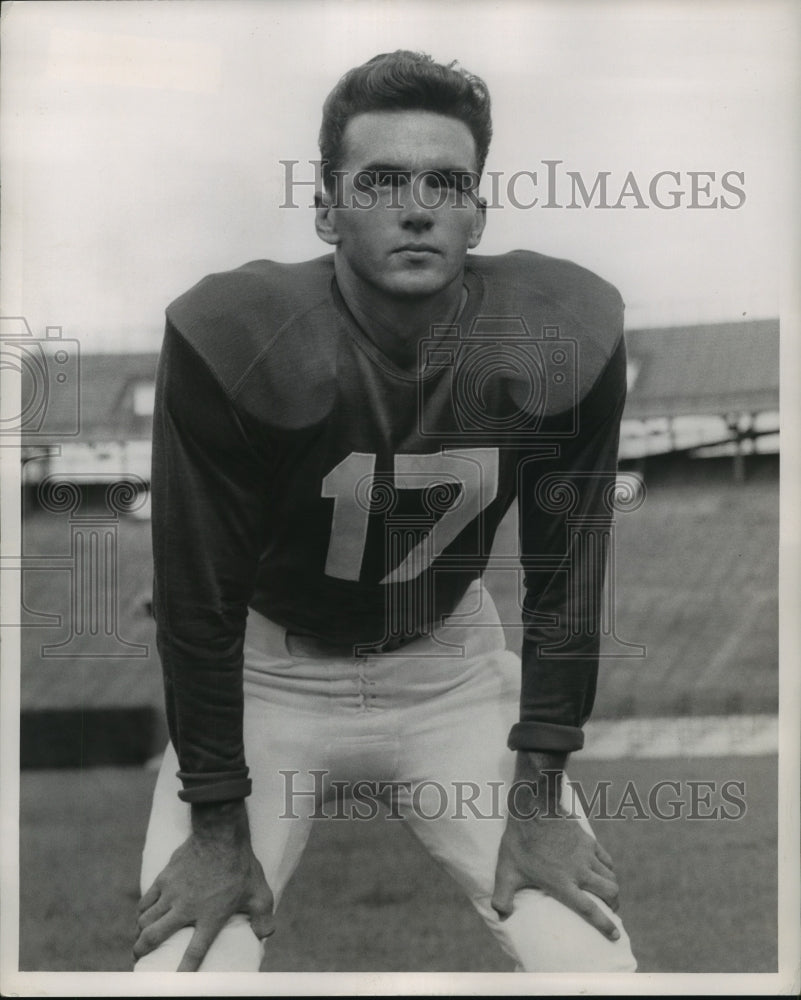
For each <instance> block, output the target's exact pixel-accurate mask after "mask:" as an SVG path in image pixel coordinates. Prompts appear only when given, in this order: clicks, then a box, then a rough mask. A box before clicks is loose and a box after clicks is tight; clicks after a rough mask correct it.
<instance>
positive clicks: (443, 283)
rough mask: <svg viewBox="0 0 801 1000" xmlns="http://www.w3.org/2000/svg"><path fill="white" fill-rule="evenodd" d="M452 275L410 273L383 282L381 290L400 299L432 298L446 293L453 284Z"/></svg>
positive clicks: (429, 272)
mask: <svg viewBox="0 0 801 1000" xmlns="http://www.w3.org/2000/svg"><path fill="white" fill-rule="evenodd" d="M453 280H454V279H453V276H452V275H443V274H437V273H432V272H431V271H422V270H420V271H417V272H414V271H409V272H405V273H403V274H397V275H393V276H392V278H391V279H389V280H387V281H385V282H382V283H381V288H382V290H383V291H385V292H386V293H387V294H388V295H392V296H393V297H394V298H398V299H407V298H408V299H415V298H418V299H422V298H430V297H431V296H434V295H438V294H439V293H440V292H444V291H445V289H446V288H448V286H449V285H450V284H451V283H452V282H453Z"/></svg>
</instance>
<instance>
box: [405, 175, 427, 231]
mask: <svg viewBox="0 0 801 1000" xmlns="http://www.w3.org/2000/svg"><path fill="white" fill-rule="evenodd" d="M400 223H401V225H402V226H403V227H404V229H411V230H413V231H414V232H422V231H424V230H426V229H430V228H431V227H432V226H433V225H434V212H433V211H432V209H431V208H430V207H429V206H427V205H425V204H424V203H423V201H422V200H421V199H420V197H419V195H418V193H417V192H416V191H415V189H414V187H413V186H410V187H409V189H408V190H407V191H405V192H404V203H403V207H402V209H401V216H400Z"/></svg>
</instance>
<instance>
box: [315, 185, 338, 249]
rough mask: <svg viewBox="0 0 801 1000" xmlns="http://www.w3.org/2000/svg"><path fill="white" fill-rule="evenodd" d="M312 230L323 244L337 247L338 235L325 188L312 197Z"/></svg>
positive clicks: (329, 199)
mask: <svg viewBox="0 0 801 1000" xmlns="http://www.w3.org/2000/svg"><path fill="white" fill-rule="evenodd" d="M314 228H315V229H316V230H317V235H318V236H319V237H320V239H321V240H322V241H323V242H324V243H329V244H330V245H331V246H334V247H335V246H337V244H338V243H339V239H340V238H339V233H337V231H336V225H335V217H334V212H333V205H332V204H331V198H330V196H329V194H328V192H327V191H326V190H325V188H323V190H322V191H318V192H317V193H316V194H315V195H314Z"/></svg>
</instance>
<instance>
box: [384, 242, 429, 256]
mask: <svg viewBox="0 0 801 1000" xmlns="http://www.w3.org/2000/svg"><path fill="white" fill-rule="evenodd" d="M395 253H406V254H420V255H421V256H423V255H425V254H432V253H439V250H438V249H437V248H436V247H435V246H431V244H430V243H405V244H404V245H403V246H402V247H398V249H397V250H396V251H395Z"/></svg>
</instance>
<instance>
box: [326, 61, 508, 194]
mask: <svg viewBox="0 0 801 1000" xmlns="http://www.w3.org/2000/svg"><path fill="white" fill-rule="evenodd" d="M366 111H433V112H435V113H437V114H440V115H448V116H449V117H451V118H458V119H459V121H462V122H464V123H465V125H467V127H468V128H469V129H470V132H471V133H472V135H473V139H474V141H475V144H476V158H477V160H478V172H479V174H481V172H482V171H483V170H484V162H485V160H486V159H487V152H488V151H489V144H490V139H491V138H492V119H491V117H490V96H489V90H488V89H487V85H486V84H485V83H484V81H483V80H482V79H481V78H480V77H478V76H474V75H473V74H472V73H468V72H467V71H466V70H464V69H462V68H461V67H460V66H458V64H457V63H456V62H452V63H449V64H448V65H447V66H445V65H443V64H442V63H438V62H434V60H433V59H432V57H431V56H429V55H426V54H425V53H423V52H410V51H408V50H405V49H398V50H397V51H396V52H385V53H383V54H382V55H378V56H374V57H373V58H372V59H370V60H369V62H366V63H364V64H363V65H362V66H355V67H354V68H353V69H351V70H348V72H347V73H346V74H345V75H344V76H343V77H342V78H341V79H340V81H339V82H338V83H337V85H336V86H335V87H334V89H333V90H332V91H331V93H330V94H329V95H328V97H327V98H326V101H325V104H324V105H323V123H322V126H321V128H320V155H321V157H322V173H323V183H324V184H325V186H326V188H327V189H328V190H329V191H330V190H331V189H332V187H333V184H332V182H333V179H334V178H333V176H332V174H333V171H335V170H338V169H339V167H340V165H341V163H342V156H343V137H344V134H345V127H346V126H347V124H348V122H349V121H350V119H351V118H353V117H354V116H355V115H359V114H362V113H364V112H366Z"/></svg>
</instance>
